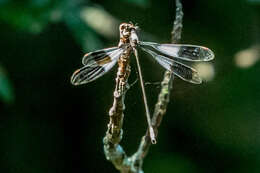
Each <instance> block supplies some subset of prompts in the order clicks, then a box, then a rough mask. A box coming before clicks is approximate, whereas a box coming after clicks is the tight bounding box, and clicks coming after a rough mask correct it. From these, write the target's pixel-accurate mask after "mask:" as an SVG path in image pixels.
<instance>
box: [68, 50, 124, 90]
mask: <svg viewBox="0 0 260 173" xmlns="http://www.w3.org/2000/svg"><path fill="white" fill-rule="evenodd" d="M122 52H123V49H121V48H120V49H119V48H117V50H114V51H113V53H111V54H110V55H107V56H104V57H103V59H100V58H99V59H98V60H97V61H96V60H94V61H92V60H91V63H87V65H85V66H83V67H82V68H80V69H78V70H76V71H75V72H74V73H73V74H72V76H71V83H72V84H73V85H81V84H85V83H89V82H92V81H94V80H96V79H97V78H99V77H101V76H103V75H104V74H105V73H106V72H108V71H109V70H110V69H111V68H112V67H113V66H114V65H115V64H116V62H117V60H118V58H119V57H120V55H121V53H122ZM93 59H96V57H95V56H93Z"/></svg>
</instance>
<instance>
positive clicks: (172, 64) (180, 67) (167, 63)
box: [142, 48, 202, 84]
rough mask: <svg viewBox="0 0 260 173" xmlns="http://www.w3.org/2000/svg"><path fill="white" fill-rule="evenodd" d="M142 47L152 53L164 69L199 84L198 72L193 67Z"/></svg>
mask: <svg viewBox="0 0 260 173" xmlns="http://www.w3.org/2000/svg"><path fill="white" fill-rule="evenodd" d="M142 49H143V50H144V51H146V52H147V53H149V54H150V55H152V57H153V58H154V59H155V60H156V61H157V62H158V63H159V64H160V65H162V66H163V67H164V68H165V69H166V70H169V71H172V72H173V73H174V74H175V75H176V76H178V77H180V78H181V79H183V80H185V81H188V82H191V83H194V84H200V83H201V82H202V80H201V78H200V77H199V74H198V72H197V71H196V70H195V69H193V68H191V67H189V66H187V65H185V64H182V63H180V62H178V61H174V60H172V59H170V58H168V57H165V56H162V55H158V54H157V53H155V52H154V51H151V50H149V49H145V48H142Z"/></svg>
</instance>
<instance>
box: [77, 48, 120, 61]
mask: <svg viewBox="0 0 260 173" xmlns="http://www.w3.org/2000/svg"><path fill="white" fill-rule="evenodd" d="M120 50H121V48H118V47H112V48H107V49H101V50H98V51H95V52H90V53H87V54H86V55H84V57H83V58H82V64H83V65H91V64H94V63H95V62H97V63H98V62H99V61H101V62H102V61H105V60H107V59H108V58H109V57H111V55H112V54H115V52H118V51H120Z"/></svg>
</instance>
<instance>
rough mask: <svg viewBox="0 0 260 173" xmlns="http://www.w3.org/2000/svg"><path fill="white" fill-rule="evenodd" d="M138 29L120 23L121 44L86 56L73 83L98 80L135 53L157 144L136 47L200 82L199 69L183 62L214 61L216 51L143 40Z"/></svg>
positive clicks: (150, 128) (187, 79) (72, 78)
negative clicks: (138, 34)
mask: <svg viewBox="0 0 260 173" xmlns="http://www.w3.org/2000/svg"><path fill="white" fill-rule="evenodd" d="M136 30H137V26H135V25H133V24H132V23H122V24H121V25H120V26H119V31H120V41H119V44H118V46H117V47H112V48H107V49H102V50H98V51H94V52H90V53H87V54H86V55H85V56H84V57H83V59H82V64H83V65H84V66H83V67H82V68H80V69H78V70H76V71H75V72H74V73H73V75H72V77H71V83H72V84H73V85H80V84H85V83H89V82H91V81H94V80H96V79H97V78H99V77H101V76H103V75H104V74H105V73H106V72H108V71H109V70H110V69H111V68H112V67H113V66H114V65H115V64H116V62H117V61H118V60H120V57H122V56H123V55H126V54H127V55H128V56H127V58H125V59H124V60H125V61H128V59H129V58H130V56H129V55H130V54H131V52H134V54H135V56H136V60H137V66H138V72H139V77H140V82H141V86H142V91H143V96H144V102H145V108H146V116H147V121H148V125H149V131H150V137H151V140H152V141H154V143H155V137H154V134H153V133H154V132H153V128H152V126H151V120H150V115H149V110H148V106H147V103H146V102H147V101H146V94H145V89H144V85H143V80H142V75H141V68H140V65H139V59H138V55H137V50H136V48H137V47H139V48H141V49H142V50H143V51H145V52H147V53H148V54H150V55H151V57H153V58H154V59H155V61H157V62H158V63H159V64H160V65H161V66H163V67H164V68H165V69H166V70H169V71H171V72H172V73H173V74H174V75H176V76H178V77H179V78H181V79H183V80H185V81H188V82H191V83H194V84H200V83H201V82H202V79H201V78H200V77H199V75H198V72H197V71H196V70H195V69H193V68H192V67H190V66H188V65H185V64H183V63H182V62H180V61H192V62H197V61H210V60H212V59H213V58H214V53H213V52H212V51H211V50H210V49H208V48H206V47H203V46H195V45H186V44H158V43H153V42H143V41H139V39H138V36H137V33H136ZM123 73H124V72H123Z"/></svg>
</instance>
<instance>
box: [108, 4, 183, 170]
mask: <svg viewBox="0 0 260 173" xmlns="http://www.w3.org/2000/svg"><path fill="white" fill-rule="evenodd" d="M182 19H183V12H182V4H181V2H180V0H176V17H175V20H174V26H173V30H172V33H171V34H172V43H178V42H179V40H180V38H181V31H182ZM129 52H130V51H129V50H126V51H125V52H124V53H123V54H122V56H121V57H120V59H119V68H118V73H117V78H116V88H115V92H114V103H113V106H112V108H111V109H110V111H109V116H110V121H109V124H108V130H107V132H106V136H105V137H104V141H103V142H104V152H105V155H106V158H107V160H110V161H111V162H112V163H113V164H114V166H115V167H116V168H117V169H118V170H119V171H120V172H121V173H143V170H142V165H143V160H144V158H145V156H146V155H147V153H148V151H149V147H150V145H151V140H150V137H149V127H148V129H147V131H146V134H145V135H144V136H143V137H142V139H141V142H140V145H139V148H138V150H137V152H136V153H134V154H133V155H132V156H130V157H128V156H127V155H126V153H125V151H124V150H123V148H122V147H121V146H120V145H119V143H120V141H121V139H122V135H123V130H122V125H123V118H124V114H123V111H124V107H125V106H124V98H125V94H126V91H127V88H128V83H127V79H128V77H129V74H130V66H129V62H128V60H127V58H126V57H127V56H129V54H130V53H129ZM123 72H126V73H123ZM172 82H173V74H172V73H171V72H169V71H166V72H165V74H164V79H163V81H162V82H161V91H160V94H159V96H158V101H157V103H156V105H155V109H154V113H153V117H152V122H151V124H152V126H153V129H154V132H155V135H156V136H157V134H158V127H159V125H160V123H161V121H162V118H163V116H164V114H165V112H166V109H167V105H168V103H169V96H170V91H171V88H172Z"/></svg>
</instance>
